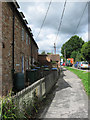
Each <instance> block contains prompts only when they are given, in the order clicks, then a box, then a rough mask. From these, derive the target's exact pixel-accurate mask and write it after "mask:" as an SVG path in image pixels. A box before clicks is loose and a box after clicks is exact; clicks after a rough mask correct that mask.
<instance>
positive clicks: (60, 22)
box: [55, 0, 67, 43]
mask: <svg viewBox="0 0 90 120" xmlns="http://www.w3.org/2000/svg"><path fill="white" fill-rule="evenodd" d="M66 3H67V0H65V3H64V8H63V11H62V15H61V18H60V23H59V27H58V31H57V34H56V38H55V43H56V40H57V38H58V34H59V32H60V29H61V25H62V20H63V16H64V12H65V8H66Z"/></svg>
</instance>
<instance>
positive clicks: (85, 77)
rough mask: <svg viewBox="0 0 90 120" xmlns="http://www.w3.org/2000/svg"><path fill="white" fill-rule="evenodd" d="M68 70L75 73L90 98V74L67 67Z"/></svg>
mask: <svg viewBox="0 0 90 120" xmlns="http://www.w3.org/2000/svg"><path fill="white" fill-rule="evenodd" d="M65 68H66V69H68V70H70V71H71V72H73V73H75V74H76V75H77V76H78V77H79V78H80V79H81V80H82V83H83V85H84V88H85V91H86V92H87V94H88V96H90V80H89V79H90V72H85V71H81V70H78V69H73V68H70V67H65Z"/></svg>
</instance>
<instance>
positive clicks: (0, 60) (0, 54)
mask: <svg viewBox="0 0 90 120" xmlns="http://www.w3.org/2000/svg"><path fill="white" fill-rule="evenodd" d="M1 20H2V3H1V2H0V96H2V22H1Z"/></svg>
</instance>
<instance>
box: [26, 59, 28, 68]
mask: <svg viewBox="0 0 90 120" xmlns="http://www.w3.org/2000/svg"><path fill="white" fill-rule="evenodd" d="M26 69H28V60H27V61H26Z"/></svg>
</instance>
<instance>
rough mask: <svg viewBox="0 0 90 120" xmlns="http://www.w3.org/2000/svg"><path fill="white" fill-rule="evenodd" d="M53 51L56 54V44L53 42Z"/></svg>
mask: <svg viewBox="0 0 90 120" xmlns="http://www.w3.org/2000/svg"><path fill="white" fill-rule="evenodd" d="M54 52H55V54H56V44H55V43H54Z"/></svg>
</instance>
